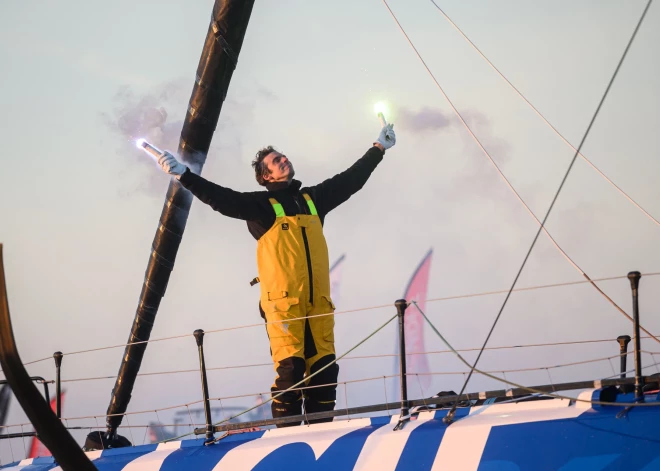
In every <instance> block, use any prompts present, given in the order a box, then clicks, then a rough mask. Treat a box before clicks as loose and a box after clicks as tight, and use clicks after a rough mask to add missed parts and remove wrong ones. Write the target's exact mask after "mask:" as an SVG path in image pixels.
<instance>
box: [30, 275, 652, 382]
mask: <svg viewBox="0 0 660 471" xmlns="http://www.w3.org/2000/svg"><path fill="white" fill-rule="evenodd" d="M657 275H660V272H651V273H642V276H643V277H645V278H648V277H650V276H657ZM627 278H628V276H627V275H626V276H610V277H604V278H595V279H593V280H591V279H588V280H580V281H567V282H563V283H554V284H549V285H538V286H528V287H525V288H516V289H514V290H513V291H516V292H518V291H532V290H536V289H545V288H556V287H561V286H570V285H578V284H583V283H591V282H592V281H612V280H620V279H627ZM504 293H508V291H507V290H500V291H485V292H482V293H473V294H460V295H456V296H445V297H441V298H429V299H426V301H427V302H436V301H449V300H454V299H464V298H475V297H480V296H491V295H495V294H504ZM386 307H391V304H382V305H378V306H369V307H364V308H356V309H348V310H345V311H339V312H335V313H327V314H314V315H312V316H305V317H300V318H298V319H301V320H302V319H309V318H312V317H323V316H331V315H335V316H339V315H342V314H350V313H354V312H361V311H369V310H375V309H382V308H386ZM280 322H284V320H277V321H270V322H268V323H270V324H276V323H280ZM263 325H264V323H259V324H246V325H241V326H236V327H225V328H221V329H214V330H207V331H206V332H205V333H207V334H212V333H217V332H225V331H229V330H238V329H246V328H250V327H261V326H263ZM190 336H192V334H182V335H175V336H172V337H163V338H158V339H150V340H140V341H137V342H132V343H128V344H121V345H110V346H107V347H99V348H94V349H87V350H79V351H74V352H69V353H65V354H64V355H77V354H80V353H91V352H97V351H101V350H109V349H113V348H121V347H127V346H129V345H137V344H139V343H150V342H161V341H163V340H174V339H179V338H185V337H190ZM653 337H655V336H653V335H651V337H643V338H653ZM602 341H603V342H604V341H609V340H602ZM585 342H590V341H585ZM569 343H570V342H569ZM542 345H543V344H539V345H538V346H542ZM548 345H551V344H548ZM552 345H555V344H552ZM556 345H560V344H556ZM522 346H524V345H522ZM532 346H537V345H532ZM516 347H518V345H516ZM494 348H508V347H494ZM459 351H460V350H459ZM422 353H425V352H422ZM429 353H434V352H429ZM408 355H413V353H408ZM52 358H53V357H52V355H51V356H49V357H44V358H40V359H38V360H33V361H29V362H27V363H23V366H28V365H32V364H35V363H40V362H43V361H47V360H52ZM350 358H358V357H349V358H347V359H350ZM262 365H270V363H264V364H257V365H245V366H262ZM222 368H239V367H229V366H228V367H222ZM209 369H210V370H212V369H219V368H209ZM187 371H188V370H183V371H182V372H187ZM190 371H193V370H190ZM194 371H197V370H194ZM149 374H161V373H140V374H138V376H141V375H149ZM115 377H116V376H112V378H115ZM106 378H110V376H108V377H106V376H99V377H97V378H90V379H106ZM66 381H76V380H62V382H66Z"/></svg>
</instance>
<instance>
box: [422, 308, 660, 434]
mask: <svg viewBox="0 0 660 471" xmlns="http://www.w3.org/2000/svg"><path fill="white" fill-rule="evenodd" d="M412 304H414V305H415V307H416V308H417V310H418V311H419V312H420V314H421V315H422V317H424V319H425V320H426V322H427V323H428V325H429V326H430V327H431V329H432V330H433V332H434V333H435V334H436V335H437V336H438V337H440V340H442V342H443V343H444V344H445V345H447V348H449V349H451V350H452V352H453V353H454V354H455V355H456V357H457V358H458V359H459V360H460V361H461V362H462V363H463V364H464V365H466V366H467V367H468V368H470V370H471V371H476V372H477V373H479V374H482V375H484V376H487V377H489V378H491V379H494V380H496V381H499V382H501V383H505V384H508V385H510V386H515V387H516V388H519V389H523V390H525V391H529V392H532V393H538V394H543V395H544V396H549V397H554V398H557V399H568V400H570V401H576V402H585V403H588V404H594V405H600V406H620V407H638V406H639V407H658V406H660V402H605V401H592V400H590V399H581V398H579V397H571V396H565V395H563V394H557V393H554V392H553V393H550V392H545V391H540V390H538V389H535V388H530V387H528V386H523V385H522V384H518V383H514V382H513V381H509V380H508V379H505V378H500V377H499V376H495V375H493V374H490V373H488V372H486V371H482V370H479V369H477V368H476V367H474V366H472V365H470V363H468V361H467V360H465V358H463V357H462V356H461V354H460V353H458V351H456V349H454V347H452V346H451V344H450V343H449V342H448V341H447V339H445V338H444V336H443V335H442V334H441V333H440V332H439V331H438V329H436V327H435V325H433V322H431V320H430V319H429V318H428V317H427V316H426V314H424V311H422V309H421V308H420V307H419V306H418V305H417V303H416V302H415V301H413V302H412ZM649 366H655V365H649ZM462 395H463V392H461V393H459V394H457V395H456V397H460V396H462ZM457 405H458V402H455V403H454V405H453V406H452V408H451V409H450V411H449V412H448V413H447V415H446V416H445V417H444V418H443V419H442V421H443V422H445V423H451V422H452V421H453V417H454V413H455V412H456V407H457Z"/></svg>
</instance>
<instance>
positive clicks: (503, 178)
mask: <svg viewBox="0 0 660 471" xmlns="http://www.w3.org/2000/svg"><path fill="white" fill-rule="evenodd" d="M652 1H653V0H649V2H648V4H647V5H646V8H645V10H644V13H643V14H642V17H641V18H640V21H639V22H638V23H637V27H636V28H635V32H634V33H633V36H632V38H631V41H629V42H628V45H627V46H626V49H625V51H624V53H623V56H622V59H621V61H619V64H618V65H617V68H616V70H615V72H614V75H613V77H612V79H611V80H610V82H609V84H608V86H607V89H606V91H605V94H604V95H603V97H602V99H601V101H600V103H599V105H598V108H597V109H596V112H595V114H594V117H593V118H592V120H591V122H590V123H589V126H588V128H587V131H586V132H585V135H584V136H583V138H582V141H581V142H580V145H579V146H578V151H579V150H580V149H581V148H582V145H583V144H584V140H585V138H586V137H587V135H588V134H589V131H590V130H591V126H592V125H593V122H594V120H595V118H596V116H597V115H598V112H599V111H600V108H601V106H602V104H603V101H604V99H605V96H607V93H608V92H609V88H610V87H611V85H612V82H613V80H614V77H616V74H617V73H618V70H619V67H620V66H621V63H622V61H623V58H625V56H626V54H627V53H628V49H629V48H630V45H631V43H632V39H634V37H635V35H636V34H637V30H638V29H639V26H640V25H641V22H642V20H643V19H644V17H645V16H646V12H647V11H648V9H649V6H650V5H651V3H652ZM383 3H384V4H385V6H386V7H387V9H388V10H389V12H390V14H391V15H392V18H393V19H394V21H395V22H396V24H397V26H398V27H399V29H400V30H401V32H402V33H403V35H404V36H405V38H406V40H407V41H408V44H410V46H411V47H412V48H413V50H414V51H415V54H416V55H417V57H418V58H419V60H420V61H421V62H422V64H423V65H424V67H425V68H426V71H427V72H428V73H429V75H430V76H431V78H432V79H433V81H434V82H435V84H436V86H437V87H438V90H440V93H442V95H443V96H444V98H445V100H447V103H449V105H450V106H451V108H452V110H453V111H454V113H455V114H456V116H457V117H458V118H459V120H460V121H461V123H462V124H463V126H465V129H467V131H468V132H469V133H470V136H472V138H473V139H474V141H475V142H476V143H477V145H478V146H479V148H480V149H481V151H482V152H483V154H484V155H485V156H486V157H487V158H488V160H489V161H490V163H491V164H492V165H493V167H495V169H496V170H497V172H498V173H499V175H500V177H502V180H504V182H505V183H506V185H507V186H508V187H509V189H510V190H511V191H512V192H513V193H514V195H515V196H516V198H518V200H519V201H520V203H521V204H522V205H523V206H524V207H525V209H526V210H527V212H528V213H529V215H530V216H532V218H533V219H534V220H535V221H536V222H537V224H539V230H538V232H537V234H536V236H535V237H534V242H533V243H532V248H533V247H534V245H535V244H536V240H537V239H538V236H539V234H540V233H541V231H543V233H544V234H545V235H546V236H547V237H548V239H549V240H550V242H551V243H552V244H553V245H554V246H555V247H556V248H557V250H559V252H560V253H561V254H562V255H563V256H564V258H566V260H567V261H568V262H569V263H570V264H571V265H573V267H574V268H575V269H576V270H577V271H579V272H580V274H582V276H583V277H584V278H585V279H586V280H587V281H589V282H590V284H591V286H593V287H594V288H595V289H596V290H597V291H598V292H599V293H600V294H601V295H602V296H603V297H604V298H605V299H607V300H608V301H609V302H610V303H611V304H612V306H614V307H615V308H616V309H617V310H618V311H619V312H620V313H621V314H622V315H624V316H625V317H626V318H627V319H628V320H629V321H630V322H633V319H632V317H631V316H630V315H629V314H628V313H627V312H626V311H624V310H623V309H622V308H621V307H620V306H619V305H618V304H617V303H615V302H614V300H613V299H612V298H610V297H609V296H608V295H607V294H606V293H605V292H604V291H603V290H602V289H600V287H599V286H598V285H597V284H596V283H594V281H593V280H592V279H591V278H590V277H589V275H587V274H586V273H585V272H584V270H582V268H580V267H579V266H578V265H577V264H576V263H575V262H574V261H573V259H571V257H569V256H568V254H567V253H566V252H565V251H564V250H563V249H562V248H561V247H560V246H559V244H558V243H557V242H556V241H555V239H554V238H553V237H552V236H551V235H550V233H549V232H548V230H547V229H546V228H545V222H546V220H547V218H548V216H549V215H550V212H551V210H552V207H553V206H554V204H555V201H556V199H557V197H558V196H559V192H560V191H561V189H562V187H563V186H564V182H565V181H566V177H567V176H568V173H570V170H571V168H573V164H574V163H575V160H576V159H577V153H576V154H575V155H574V156H573V159H572V160H571V163H570V165H569V167H568V170H567V173H566V176H564V179H563V180H562V182H561V184H560V186H559V190H558V192H557V194H556V195H555V197H554V199H553V200H552V203H551V205H550V208H549V209H548V212H547V213H546V215H545V218H544V219H543V222H541V221H539V219H538V218H537V217H536V215H535V214H534V213H533V212H532V210H531V209H530V208H529V206H527V203H525V201H524V200H523V199H522V197H521V196H520V195H519V194H518V192H517V191H516V190H515V188H514V187H513V185H512V184H511V183H510V182H509V180H508V179H507V178H506V176H505V175H504V173H503V172H502V170H501V169H500V168H499V166H498V165H497V163H495V160H493V158H492V157H491V155H490V154H489V153H488V151H487V150H486V148H485V147H484V146H483V144H482V143H481V141H480V140H479V138H478V137H477V136H476V135H475V134H474V132H473V131H472V129H471V128H470V126H469V125H468V124H467V122H466V121H465V120H464V119H463V116H462V115H461V113H460V112H459V111H458V109H457V108H456V106H454V103H453V102H452V101H451V100H450V98H449V96H448V95H447V94H446V93H445V91H444V89H443V88H442V86H440V83H439V82H438V80H437V79H436V78H435V75H433V72H431V69H430V68H429V66H428V65H427V64H426V62H425V61H424V59H423V58H422V56H421V54H420V53H419V51H418V50H417V48H416V47H415V45H414V44H413V42H412V40H411V39H410V37H409V36H408V34H407V33H406V31H405V30H404V29H403V26H402V25H401V23H399V20H398V19H397V17H396V15H395V14H394V12H393V11H392V9H391V8H390V6H389V5H388V4H387V0H383ZM528 257H529V253H528V254H527V256H526V257H525V262H523V266H524V265H525V263H526V261H527V258H528ZM519 276H520V273H518V275H516V281H517V280H518V277H519ZM516 281H514V283H513V285H512V288H511V289H513V288H514V287H515V284H516ZM509 296H510V293H509V294H507V297H506V299H505V301H504V304H506V302H507V300H508V299H509ZM497 319H499V315H498V317H497ZM496 322H497V321H496ZM640 329H641V330H642V331H643V332H644V333H646V334H647V335H650V336H651V337H653V338H654V340H655V341H656V342H658V343H660V339H658V338H657V337H655V336H654V335H653V334H651V332H649V331H648V330H646V329H645V328H644V327H642V326H641V325H640ZM489 337H490V335H489Z"/></svg>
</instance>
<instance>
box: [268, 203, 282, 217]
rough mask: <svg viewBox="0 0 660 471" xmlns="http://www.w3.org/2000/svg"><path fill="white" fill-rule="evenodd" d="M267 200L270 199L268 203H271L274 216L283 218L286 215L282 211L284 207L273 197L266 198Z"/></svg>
mask: <svg viewBox="0 0 660 471" xmlns="http://www.w3.org/2000/svg"><path fill="white" fill-rule="evenodd" d="M268 201H270V204H272V205H273V209H274V210H275V217H276V218H283V217H284V216H286V214H285V213H284V208H283V207H282V205H281V204H280V203H278V202H277V200H276V199H275V198H268Z"/></svg>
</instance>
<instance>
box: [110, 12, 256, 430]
mask: <svg viewBox="0 0 660 471" xmlns="http://www.w3.org/2000/svg"><path fill="white" fill-rule="evenodd" d="M253 5H254V0H215V4H214V6H213V14H212V16H211V23H210V25H209V30H208V32H207V34H206V40H205V41H204V49H203V50H202V54H201V57H200V60H199V65H198V66H197V75H196V77H195V84H194V86H193V90H192V95H191V97H190V102H189V104H188V111H187V113H186V118H185V120H184V123H183V129H182V131H181V139H180V141H179V149H178V156H179V157H180V159H181V160H182V161H183V162H184V163H185V164H186V165H188V167H189V168H190V170H191V171H192V172H194V173H197V174H199V173H201V171H202V167H203V166H204V162H205V161H206V155H207V153H208V150H209V147H210V145H211V139H212V137H213V132H214V131H215V127H216V125H217V123H218V118H219V116H220V110H221V109H222V104H223V103H224V100H225V97H226V96H227V90H228V88H229V82H230V81H231V77H232V74H233V72H234V69H235V68H236V63H237V61H238V55H239V53H240V51H241V46H242V45H243V38H244V37H245V31H246V29H247V25H248V22H249V20H250V14H251V13H252V7H253ZM192 199H193V196H192V194H191V193H190V192H189V191H188V190H186V189H185V188H183V186H181V184H180V183H179V181H178V180H176V179H174V178H173V179H172V180H171V181H170V186H169V188H168V190H167V196H166V197H165V204H164V206H163V210H162V213H161V216H160V221H159V223H158V229H157V230H156V235H155V236H154V241H153V243H152V249H151V255H150V257H149V263H148V265H147V270H146V273H145V278H144V283H143V285H142V292H141V293H140V299H139V302H138V307H137V311H136V313H135V319H134V320H133V327H132V328H131V333H130V335H129V337H128V342H127V343H128V345H127V346H126V349H125V350H124V355H123V357H122V361H121V365H120V367H119V372H118V374H117V380H116V382H115V386H114V388H113V389H112V397H111V399H110V405H109V406H108V411H107V420H106V425H107V435H106V438H107V439H109V440H112V439H113V438H114V437H115V436H116V432H117V427H118V426H119V424H121V421H122V419H123V416H122V415H115V414H123V413H124V412H126V409H127V407H128V403H129V401H130V400H131V391H132V390H133V385H134V384H135V379H136V376H137V374H138V371H139V370H140V364H141V363H142V357H143V356H144V352H145V350H146V348H147V343H138V344H134V342H143V341H145V340H149V336H150V334H151V329H152V327H153V325H154V322H155V320H156V314H157V313H158V307H159V305H160V301H161V299H162V297H163V296H164V295H165V290H166V288H167V282H168V281H169V278H170V274H171V273H172V269H173V268H174V261H175V259H176V254H177V251H178V249H179V244H180V243H181V239H182V237H183V232H184V230H185V227H186V221H187V219H188V213H189V211H190V206H191V204H192Z"/></svg>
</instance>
